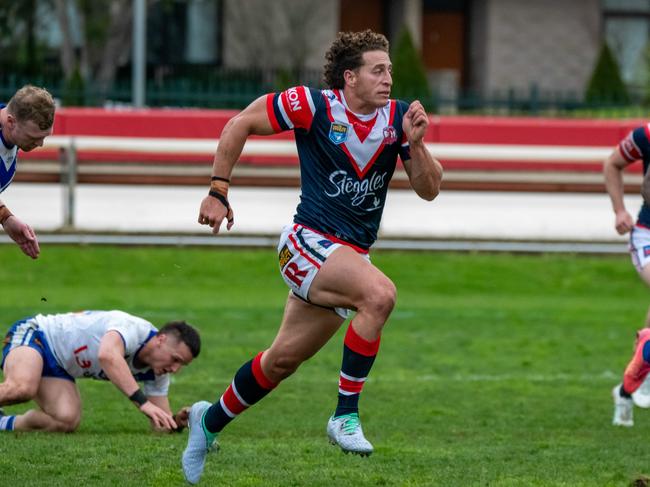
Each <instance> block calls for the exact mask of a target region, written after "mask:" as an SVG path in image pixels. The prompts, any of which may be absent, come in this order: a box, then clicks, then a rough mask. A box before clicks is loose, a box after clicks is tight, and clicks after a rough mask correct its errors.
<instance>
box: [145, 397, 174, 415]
mask: <svg viewBox="0 0 650 487" xmlns="http://www.w3.org/2000/svg"><path fill="white" fill-rule="evenodd" d="M147 399H148V400H149V401H151V402H152V403H154V404H155V405H156V406H158V407H159V408H160V409H162V410H163V411H165V412H168V413H169V414H172V410H171V408H170V407H169V398H168V397H167V396H147Z"/></svg>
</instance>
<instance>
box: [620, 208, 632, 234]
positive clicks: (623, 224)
mask: <svg viewBox="0 0 650 487" xmlns="http://www.w3.org/2000/svg"><path fill="white" fill-rule="evenodd" d="M615 226H616V231H617V232H618V233H619V235H624V234H626V233H627V232H629V231H630V230H632V227H634V220H633V219H632V215H630V214H629V213H628V212H627V210H620V211H618V212H616V223H615Z"/></svg>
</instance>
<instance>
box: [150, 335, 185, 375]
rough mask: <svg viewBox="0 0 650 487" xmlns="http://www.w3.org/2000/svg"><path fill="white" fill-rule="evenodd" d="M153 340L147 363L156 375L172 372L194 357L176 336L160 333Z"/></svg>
mask: <svg viewBox="0 0 650 487" xmlns="http://www.w3.org/2000/svg"><path fill="white" fill-rule="evenodd" d="M153 340H155V343H154V347H153V349H152V352H151V355H150V356H149V359H148V360H147V363H148V365H149V367H151V368H152V369H153V372H154V374H156V375H162V374H174V373H176V372H178V371H179V370H180V368H181V367H183V366H184V365H187V364H189V363H190V362H191V361H192V359H193V358H194V357H193V356H192V352H191V351H190V348H189V347H188V346H187V344H186V343H185V342H183V341H181V340H178V339H176V337H173V336H170V335H167V334H164V333H160V334H158V335H156V336H155V337H154V338H153Z"/></svg>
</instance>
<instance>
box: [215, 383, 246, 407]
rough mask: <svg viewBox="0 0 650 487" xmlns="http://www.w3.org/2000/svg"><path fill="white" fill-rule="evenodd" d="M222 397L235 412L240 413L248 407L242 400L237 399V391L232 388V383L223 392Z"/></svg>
mask: <svg viewBox="0 0 650 487" xmlns="http://www.w3.org/2000/svg"><path fill="white" fill-rule="evenodd" d="M221 398H222V399H223V402H224V404H225V405H226V407H227V408H228V409H229V410H230V412H231V413H233V414H240V413H241V412H242V411H244V409H246V406H244V405H243V404H242V403H241V401H240V400H239V399H237V396H236V395H235V391H233V390H232V384H230V385H229V386H228V389H226V392H224V393H223V396H221Z"/></svg>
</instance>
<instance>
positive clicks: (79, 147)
mask: <svg viewBox="0 0 650 487" xmlns="http://www.w3.org/2000/svg"><path fill="white" fill-rule="evenodd" d="M217 144H218V140H217V139H214V140H210V139H168V138H137V137H103V136H66V135H63V136H62V135H53V136H50V137H48V138H47V139H46V140H45V144H44V146H43V149H50V150H51V149H58V150H59V151H60V153H61V157H60V159H61V161H62V163H63V169H62V175H61V180H62V182H63V183H64V185H65V189H64V204H63V207H64V224H65V225H66V226H67V227H69V228H72V227H74V221H75V210H74V209H75V188H76V184H77V176H78V174H77V171H78V162H77V153H78V152H79V151H95V152H110V153H140V154H179V155H180V154H185V155H187V154H193V155H196V154H210V155H211V154H214V152H215V151H216V148H217ZM426 147H427V149H428V150H429V151H430V152H431V153H432V154H433V155H434V156H435V157H436V158H438V159H440V160H442V161H443V163H444V161H447V160H476V161H479V160H481V161H504V162H507V161H531V162H555V163H563V162H566V163H568V162H571V163H576V162H578V163H585V164H586V163H596V162H601V161H603V160H604V159H605V158H606V157H607V156H608V155H609V154H610V153H611V151H612V148H611V147H592V146H545V145H504V144H498V145H497V144H494V145H492V144H443V143H427V144H426ZM242 155H243V156H276V157H292V158H295V157H297V155H298V153H297V150H296V145H295V142H294V141H293V140H277V139H276V140H273V139H270V140H257V139H255V140H248V141H247V142H246V145H245V146H244V150H243V152H242Z"/></svg>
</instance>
